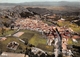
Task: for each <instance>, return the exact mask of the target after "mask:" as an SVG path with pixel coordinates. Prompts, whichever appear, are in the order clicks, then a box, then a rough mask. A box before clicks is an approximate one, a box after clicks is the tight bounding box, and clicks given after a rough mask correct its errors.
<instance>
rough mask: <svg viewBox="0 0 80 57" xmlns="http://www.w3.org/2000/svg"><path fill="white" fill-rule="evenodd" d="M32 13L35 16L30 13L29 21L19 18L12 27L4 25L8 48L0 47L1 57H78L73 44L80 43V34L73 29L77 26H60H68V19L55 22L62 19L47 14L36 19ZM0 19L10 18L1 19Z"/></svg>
mask: <svg viewBox="0 0 80 57" xmlns="http://www.w3.org/2000/svg"><path fill="white" fill-rule="evenodd" d="M25 11H26V10H25ZM27 11H28V10H27ZM28 12H29V11H28ZM29 14H30V15H31V16H28V13H27V16H26V18H21V17H20V16H19V17H18V16H17V17H16V18H17V19H15V21H13V22H12V23H11V24H10V26H9V27H8V28H7V27H6V26H1V31H0V32H1V34H0V43H2V44H4V45H5V46H3V47H2V48H0V53H1V55H0V57H18V56H19V57H35V56H36V57H52V56H54V57H59V56H60V55H62V56H63V57H72V56H74V53H73V52H74V51H73V50H72V48H73V45H76V44H78V43H79V42H78V40H79V39H80V34H79V33H77V32H75V31H74V30H73V29H72V27H69V26H72V25H73V24H72V23H70V24H69V25H67V24H63V26H60V25H59V24H58V23H66V19H64V18H62V17H61V18H59V19H58V20H57V21H55V20H54V19H55V18H56V17H59V16H58V15H57V16H56V14H53V15H50V14H45V15H44V16H40V15H34V16H33V13H31V12H30V13H29ZM23 17H24V16H23ZM0 18H6V17H4V16H1V17H0ZM8 18H10V17H9V16H8ZM47 18H48V19H47ZM45 21H46V22H45ZM50 22H51V23H50ZM77 27H78V28H79V26H77ZM7 41H8V42H7ZM6 44H7V45H6ZM40 45H43V46H40ZM23 46H24V47H23ZM3 48H6V49H3ZM48 49H49V50H48ZM17 50H18V52H17ZM49 54H51V55H49ZM14 55H15V56H14Z"/></svg>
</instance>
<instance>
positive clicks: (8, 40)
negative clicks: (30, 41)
mask: <svg viewBox="0 0 80 57" xmlns="http://www.w3.org/2000/svg"><path fill="white" fill-rule="evenodd" d="M12 41H16V42H17V43H19V47H21V48H22V50H24V49H25V48H26V46H25V45H24V43H22V42H20V41H19V40H18V39H17V38H14V37H8V38H7V39H6V40H5V41H2V42H1V43H2V45H3V46H2V47H3V48H2V50H3V51H10V50H9V49H8V48H7V45H8V43H10V42H12ZM19 47H18V48H19ZM11 51H12V52H14V51H13V50H11ZM18 51H20V49H17V50H16V52H18Z"/></svg>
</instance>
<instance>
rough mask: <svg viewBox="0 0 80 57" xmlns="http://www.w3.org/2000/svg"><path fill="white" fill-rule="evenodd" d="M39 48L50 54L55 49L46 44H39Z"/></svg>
mask: <svg viewBox="0 0 80 57" xmlns="http://www.w3.org/2000/svg"><path fill="white" fill-rule="evenodd" d="M37 47H38V48H41V49H43V50H45V51H50V52H53V51H54V47H53V46H49V45H46V44H38V46H37Z"/></svg>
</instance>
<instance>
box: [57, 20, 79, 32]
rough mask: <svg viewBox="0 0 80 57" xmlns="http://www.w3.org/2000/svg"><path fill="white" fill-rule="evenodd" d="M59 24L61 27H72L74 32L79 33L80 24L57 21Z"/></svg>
mask: <svg viewBox="0 0 80 57" xmlns="http://www.w3.org/2000/svg"><path fill="white" fill-rule="evenodd" d="M57 23H58V25H59V26H61V27H63V26H67V27H70V28H72V29H73V31H74V32H77V33H80V26H77V25H76V24H74V23H70V22H69V21H65V22H57Z"/></svg>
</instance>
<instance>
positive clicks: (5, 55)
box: [0, 52, 28, 57]
mask: <svg viewBox="0 0 80 57" xmlns="http://www.w3.org/2000/svg"><path fill="white" fill-rule="evenodd" d="M24 56H25V54H20V53H10V52H2V54H1V55H0V57H24ZM26 57H28V55H26Z"/></svg>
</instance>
